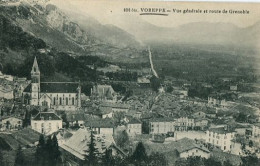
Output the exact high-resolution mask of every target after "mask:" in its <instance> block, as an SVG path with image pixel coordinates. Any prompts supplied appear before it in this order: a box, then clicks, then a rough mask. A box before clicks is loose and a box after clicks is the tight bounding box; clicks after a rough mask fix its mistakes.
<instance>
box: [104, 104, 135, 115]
mask: <svg viewBox="0 0 260 166" xmlns="http://www.w3.org/2000/svg"><path fill="white" fill-rule="evenodd" d="M101 107H103V108H105V107H107V108H111V109H112V111H113V112H125V113H127V112H128V111H129V108H130V105H129V104H125V103H108V102H104V103H102V104H101Z"/></svg>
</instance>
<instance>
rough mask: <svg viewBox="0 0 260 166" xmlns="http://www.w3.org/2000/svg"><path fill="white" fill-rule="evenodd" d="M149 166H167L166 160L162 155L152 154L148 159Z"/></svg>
mask: <svg viewBox="0 0 260 166" xmlns="http://www.w3.org/2000/svg"><path fill="white" fill-rule="evenodd" d="M148 161H149V166H167V165H168V163H167V160H166V158H165V156H164V155H163V154H160V153H158V152H156V153H152V154H151V155H150V156H149V158H148Z"/></svg>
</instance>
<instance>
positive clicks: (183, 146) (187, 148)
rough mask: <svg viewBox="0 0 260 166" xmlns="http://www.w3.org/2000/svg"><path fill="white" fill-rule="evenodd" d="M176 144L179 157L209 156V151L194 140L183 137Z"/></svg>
mask: <svg viewBox="0 0 260 166" xmlns="http://www.w3.org/2000/svg"><path fill="white" fill-rule="evenodd" d="M178 144H179V146H177V147H176V150H177V151H178V152H179V156H180V158H188V157H190V156H192V157H194V156H198V157H202V158H206V159H208V158H209V157H210V151H209V150H208V149H207V148H206V147H204V146H203V145H201V144H197V143H196V142H194V140H191V139H188V138H183V139H181V140H179V141H178Z"/></svg>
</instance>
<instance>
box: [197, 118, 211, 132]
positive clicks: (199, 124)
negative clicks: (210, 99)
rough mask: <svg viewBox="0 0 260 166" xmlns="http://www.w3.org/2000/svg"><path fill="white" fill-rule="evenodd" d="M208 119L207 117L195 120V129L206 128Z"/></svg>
mask: <svg viewBox="0 0 260 166" xmlns="http://www.w3.org/2000/svg"><path fill="white" fill-rule="evenodd" d="M208 123H209V121H208V119H206V118H196V119H195V120H194V129H195V130H205V129H206V127H207V126H208Z"/></svg>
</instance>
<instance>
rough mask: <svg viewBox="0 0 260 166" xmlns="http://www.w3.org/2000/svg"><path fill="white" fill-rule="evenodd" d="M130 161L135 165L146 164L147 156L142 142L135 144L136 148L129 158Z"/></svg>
mask: <svg viewBox="0 0 260 166" xmlns="http://www.w3.org/2000/svg"><path fill="white" fill-rule="evenodd" d="M131 159H132V162H133V163H134V164H135V165H142V164H145V163H147V160H148V156H147V154H146V151H145V147H144V144H143V143H142V142H139V143H138V144H137V147H136V149H135V151H134V153H133V155H132V156H131Z"/></svg>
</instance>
